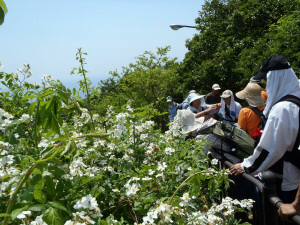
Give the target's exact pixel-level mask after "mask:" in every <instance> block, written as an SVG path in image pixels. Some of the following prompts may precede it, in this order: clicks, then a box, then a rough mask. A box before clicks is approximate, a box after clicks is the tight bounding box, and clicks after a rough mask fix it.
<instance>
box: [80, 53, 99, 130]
mask: <svg viewBox="0 0 300 225" xmlns="http://www.w3.org/2000/svg"><path fill="white" fill-rule="evenodd" d="M77 54H78V55H79V62H80V65H81V73H82V75H83V79H84V84H85V89H86V94H87V102H88V110H89V114H90V117H91V121H92V126H93V129H94V130H95V124H94V120H93V115H92V112H91V103H90V93H89V88H88V85H87V81H86V77H85V70H84V68H83V65H84V59H83V58H82V54H83V52H82V51H81V48H79V49H78V53H77Z"/></svg>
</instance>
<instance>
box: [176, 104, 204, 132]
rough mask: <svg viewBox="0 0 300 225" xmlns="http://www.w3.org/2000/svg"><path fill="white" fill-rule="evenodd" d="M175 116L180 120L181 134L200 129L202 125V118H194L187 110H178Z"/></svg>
mask: <svg viewBox="0 0 300 225" xmlns="http://www.w3.org/2000/svg"><path fill="white" fill-rule="evenodd" d="M177 116H178V117H179V118H180V121H181V126H182V131H181V132H182V134H188V133H190V132H193V131H195V130H197V129H198V128H200V127H201V126H202V125H203V123H204V117H200V118H195V114H194V113H193V112H192V111H191V110H189V109H184V110H178V112H177Z"/></svg>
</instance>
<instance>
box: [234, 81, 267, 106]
mask: <svg viewBox="0 0 300 225" xmlns="http://www.w3.org/2000/svg"><path fill="white" fill-rule="evenodd" d="M261 91H262V88H261V87H260V86H259V85H258V84H256V83H249V84H247V86H246V87H245V88H244V90H242V91H239V92H238V93H236V94H235V95H236V97H238V98H239V99H243V100H246V101H247V102H248V104H249V105H250V106H253V107H258V106H263V105H265V103H264V100H263V99H262V98H261Z"/></svg>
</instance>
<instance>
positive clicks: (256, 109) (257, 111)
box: [246, 105, 263, 117]
mask: <svg viewBox="0 0 300 225" xmlns="http://www.w3.org/2000/svg"><path fill="white" fill-rule="evenodd" d="M246 108H249V109H251V110H252V111H253V112H255V114H256V115H258V116H259V117H260V116H261V114H262V112H263V111H260V110H259V109H258V108H257V107H253V106H250V105H249V106H247V107H246Z"/></svg>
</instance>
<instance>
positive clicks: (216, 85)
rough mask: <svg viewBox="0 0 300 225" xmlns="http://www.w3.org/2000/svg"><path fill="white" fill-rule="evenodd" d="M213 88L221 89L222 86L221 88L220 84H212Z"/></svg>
mask: <svg viewBox="0 0 300 225" xmlns="http://www.w3.org/2000/svg"><path fill="white" fill-rule="evenodd" d="M212 89H213V90H220V89H221V88H220V85H218V84H214V85H213V86H212Z"/></svg>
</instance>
